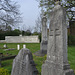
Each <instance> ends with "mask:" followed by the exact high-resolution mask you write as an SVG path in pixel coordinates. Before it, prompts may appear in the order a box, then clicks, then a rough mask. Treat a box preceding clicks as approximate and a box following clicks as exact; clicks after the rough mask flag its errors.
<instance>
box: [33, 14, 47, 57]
mask: <svg viewBox="0 0 75 75" xmlns="http://www.w3.org/2000/svg"><path fill="white" fill-rule="evenodd" d="M46 22H47V18H46V16H45V15H44V16H43V18H42V35H41V37H42V40H41V44H40V50H39V51H37V52H35V53H34V54H35V55H36V56H44V55H45V54H47V44H48V41H47V39H48V37H47V24H46Z"/></svg>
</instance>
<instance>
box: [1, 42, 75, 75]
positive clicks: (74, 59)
mask: <svg viewBox="0 0 75 75" xmlns="http://www.w3.org/2000/svg"><path fill="white" fill-rule="evenodd" d="M17 44H18V43H14V44H13V43H7V46H8V48H15V50H12V51H4V49H0V52H2V53H3V54H7V53H10V54H12V55H15V54H16V55H17V54H18V52H19V51H18V50H17ZM19 44H20V46H21V47H20V49H22V46H23V44H24V43H19ZM3 45H4V43H0V48H2V47H3ZM26 47H27V48H28V49H30V51H31V52H32V53H35V52H36V51H38V50H40V44H39V43H26ZM33 59H34V61H35V63H36V64H37V66H36V67H37V69H38V71H39V75H41V66H42V64H43V62H44V61H45V59H46V56H44V57H39V56H35V55H34V54H33ZM68 60H69V64H70V66H71V68H72V69H73V70H74V72H75V46H69V47H68ZM12 62H13V60H12V59H11V60H6V61H2V62H1V63H2V68H5V69H8V70H9V73H11V69H12Z"/></svg>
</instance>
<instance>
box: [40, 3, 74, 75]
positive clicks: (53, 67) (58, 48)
mask: <svg viewBox="0 0 75 75" xmlns="http://www.w3.org/2000/svg"><path fill="white" fill-rule="evenodd" d="M65 12H66V11H65V10H64V9H63V8H62V7H61V6H60V5H59V4H57V5H56V6H55V7H54V9H53V11H52V12H51V13H50V32H49V40H48V51H47V59H46V61H45V63H44V64H43V65H42V72H41V74H42V75H74V73H73V70H72V69H70V65H69V64H68V59H67V25H66V13H65Z"/></svg>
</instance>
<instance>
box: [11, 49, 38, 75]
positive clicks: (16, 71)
mask: <svg viewBox="0 0 75 75" xmlns="http://www.w3.org/2000/svg"><path fill="white" fill-rule="evenodd" d="M37 74H38V71H37V69H36V67H35V63H34V61H33V57H32V53H31V52H30V51H29V49H26V48H24V49H22V50H20V51H19V53H18V55H17V56H16V57H15V59H14V60H13V66H12V72H11V75H37Z"/></svg>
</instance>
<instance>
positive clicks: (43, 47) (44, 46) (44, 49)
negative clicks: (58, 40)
mask: <svg viewBox="0 0 75 75" xmlns="http://www.w3.org/2000/svg"><path fill="white" fill-rule="evenodd" d="M46 22H47V18H46V16H43V18H42V41H41V45H40V48H41V52H42V53H44V54H46V53H47V24H46Z"/></svg>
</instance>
